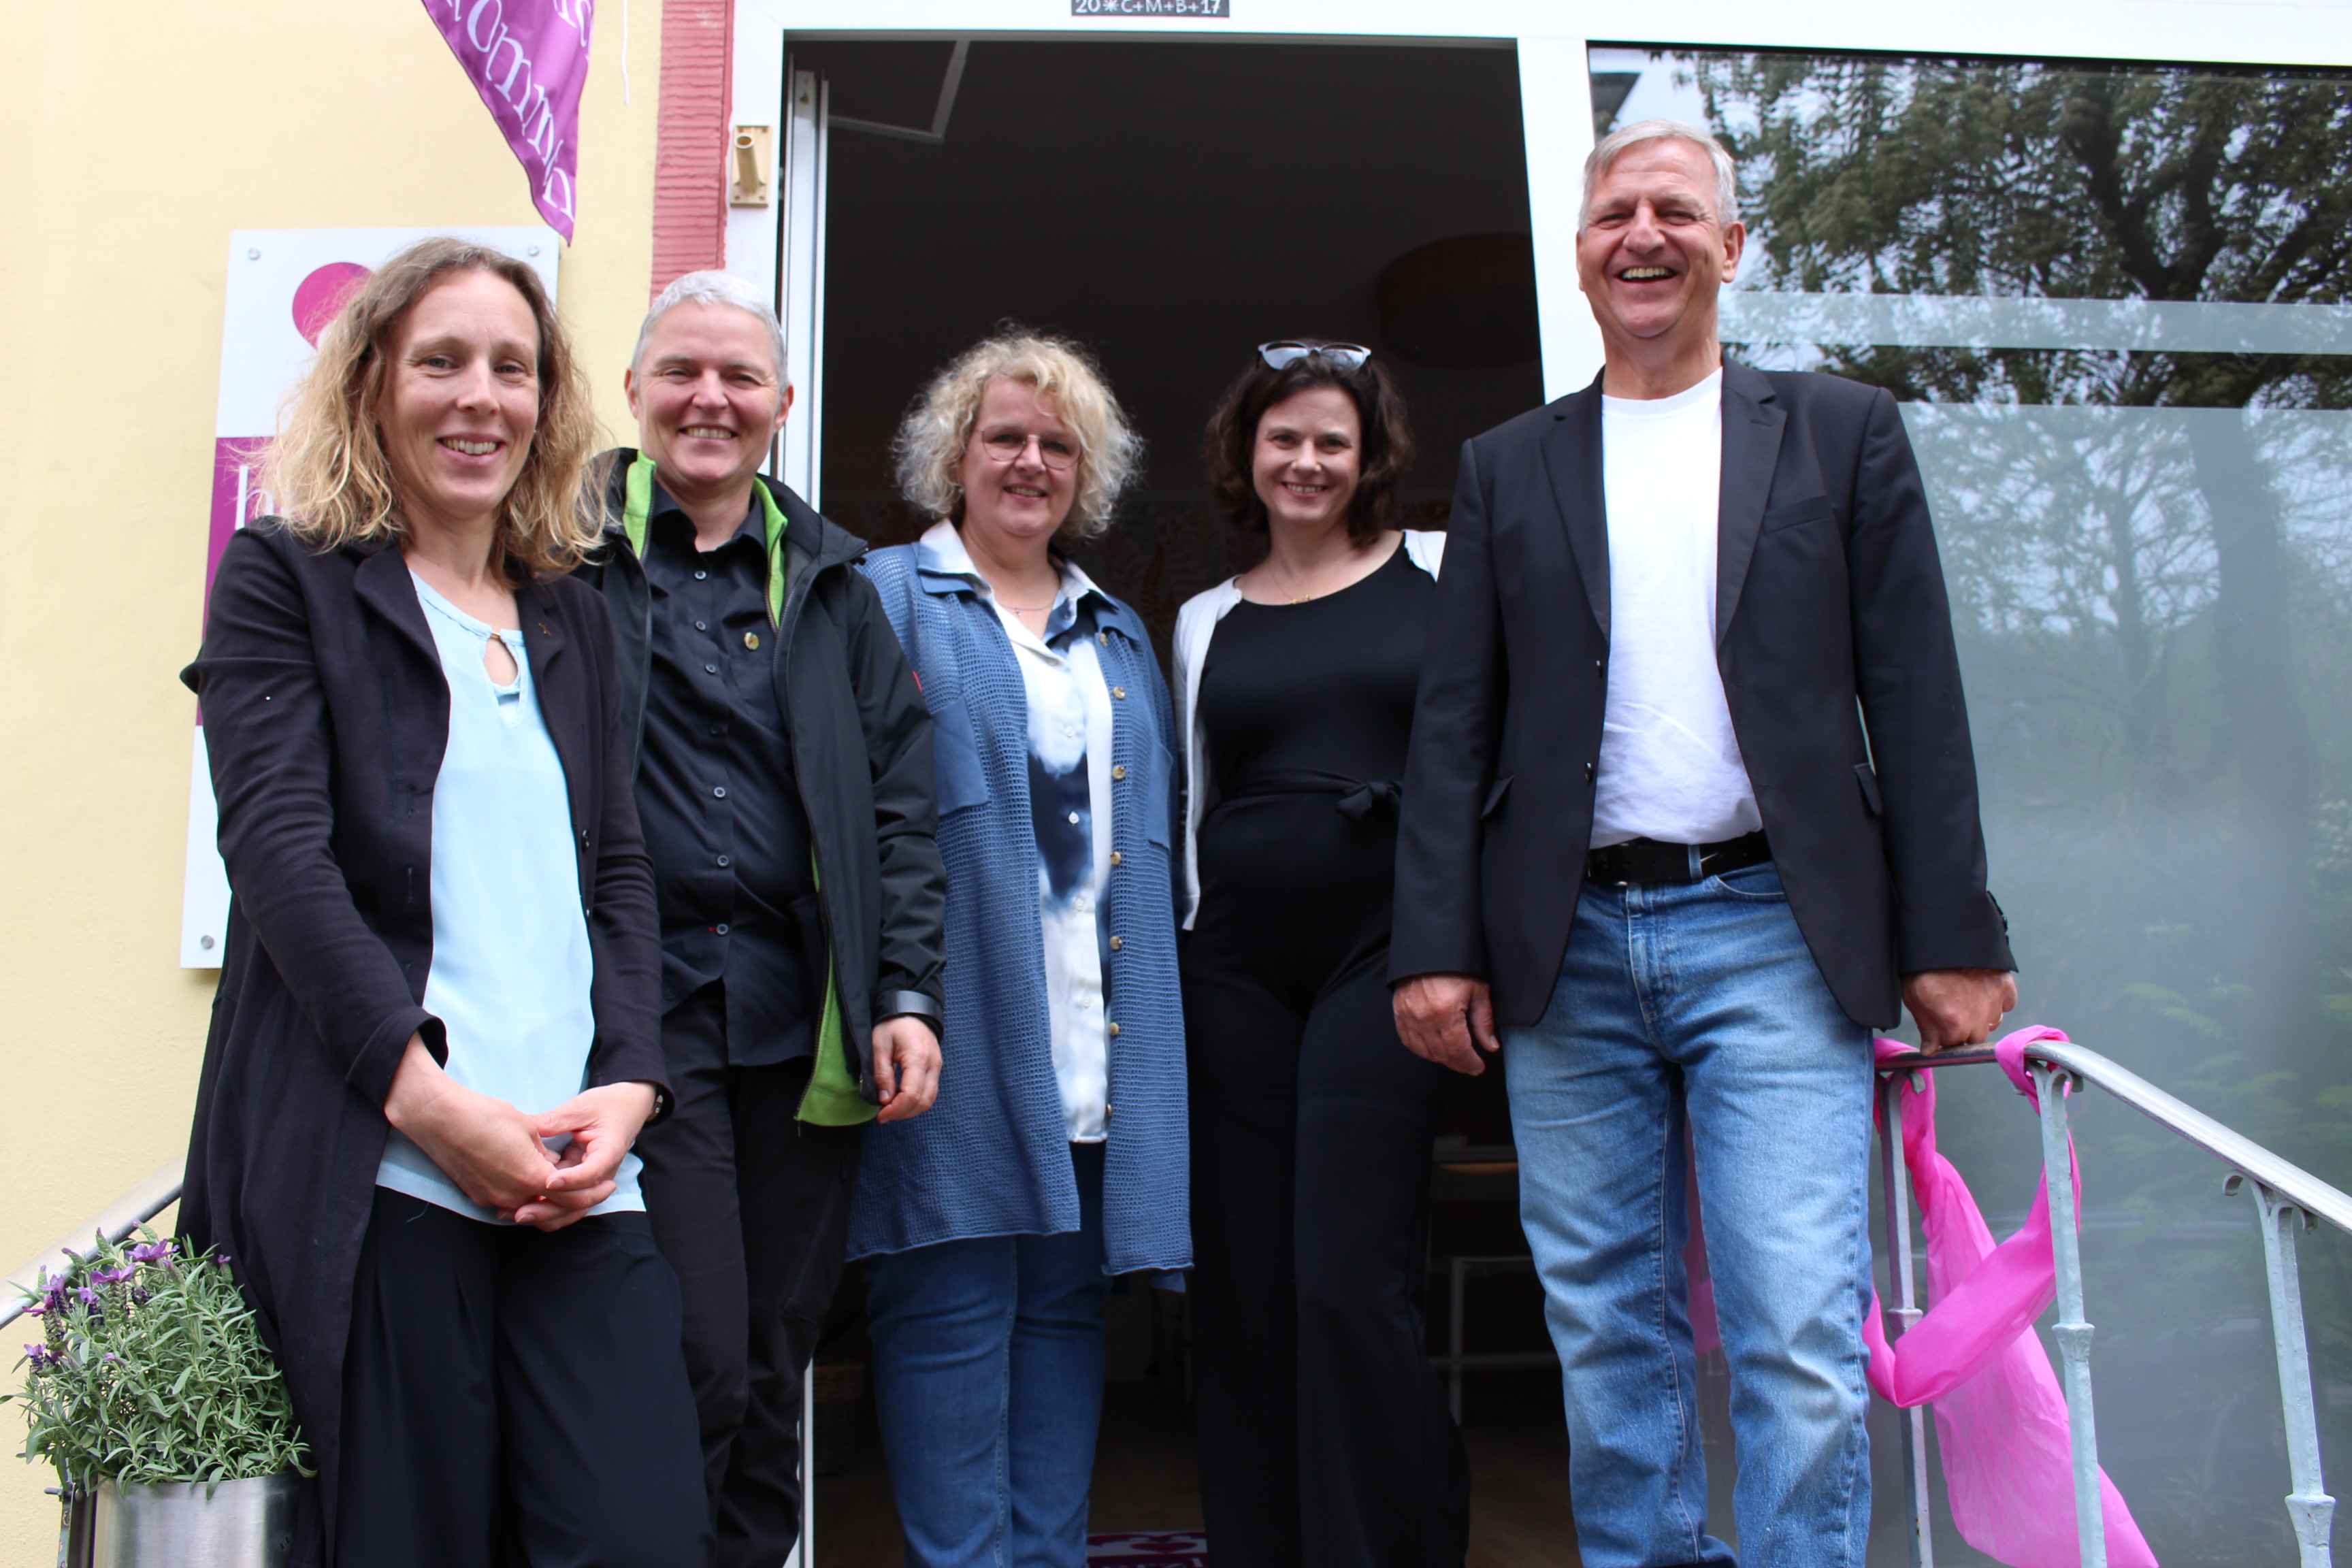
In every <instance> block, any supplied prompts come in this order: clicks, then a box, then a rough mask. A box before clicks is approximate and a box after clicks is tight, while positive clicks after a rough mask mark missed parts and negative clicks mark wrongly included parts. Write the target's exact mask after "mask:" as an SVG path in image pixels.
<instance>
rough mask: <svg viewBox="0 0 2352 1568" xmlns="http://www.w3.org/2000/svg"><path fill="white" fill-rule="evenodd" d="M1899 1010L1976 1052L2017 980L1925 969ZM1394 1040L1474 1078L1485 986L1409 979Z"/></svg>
mask: <svg viewBox="0 0 2352 1568" xmlns="http://www.w3.org/2000/svg"><path fill="white" fill-rule="evenodd" d="M1903 1003H1904V1005H1906V1006H1907V1007H1909V1008H1910V1009H1911V1016H1912V1017H1913V1018H1914V1019H1916V1021H1917V1022H1918V1025H1919V1049H1920V1051H1921V1053H1922V1054H1924V1055H1927V1056H1931V1057H1932V1056H1934V1055H1935V1054H1936V1053H1937V1051H1940V1050H1943V1049H1945V1048H1946V1047H1951V1046H1964V1045H1965V1046H1976V1045H1982V1044H1983V1043H1984V1042H1985V1041H1986V1040H1988V1039H1990V1037H1992V1032H1993V1031H1994V1030H1995V1029H1997V1028H1999V1027H2000V1021H2001V1019H2002V1018H2003V1017H2005V1016H2007V1015H2008V1014H2009V1012H2010V1010H2011V1009H2012V1008H2014V1007H2015V1006H2016V1005H2017V976H2016V975H2014V974H2012V973H2010V972H2009V971H2007V970H2005V969H1928V970H1922V971H1920V972H1919V973H1916V974H1906V975H1905V976H1904V977H1903ZM1393 1005H1394V1007H1395V1009H1396V1026H1397V1035H1398V1037H1400V1038H1402V1040H1403V1041H1404V1043H1405V1048H1406V1049H1407V1050H1410V1051H1411V1052H1412V1054H1413V1055H1415V1056H1417V1057H1424V1058H1428V1059H1429V1060H1431V1061H1433V1062H1435V1063H1437V1064H1438V1065H1439V1066H1441V1067H1449V1068H1453V1069H1454V1071H1455V1072H1458V1073H1464V1074H1466V1075H1467V1076H1469V1077H1472V1078H1475V1077H1477V1076H1478V1075H1479V1074H1480V1073H1482V1072H1485V1071H1486V1062H1485V1061H1483V1060H1482V1059H1480V1058H1479V1055H1478V1053H1479V1052H1480V1051H1482V1050H1483V1051H1485V1052H1486V1053H1487V1054H1488V1055H1492V1054H1493V1053H1495V1052H1496V1051H1499V1050H1501V1049H1502V1048H1503V1042H1502V1040H1501V1038H1500V1037H1498V1036H1497V1035H1496V1033H1495V1002H1494V998H1493V996H1492V995H1491V994H1489V992H1488V989H1487V985H1486V982H1485V981H1483V980H1480V979H1477V978H1476V977H1475V976H1473V975H1468V974H1416V975H1414V976H1413V977H1412V979H1410V980H1408V981H1406V982H1405V983H1404V984H1402V985H1400V986H1398V987H1397V988H1396V993H1395V995H1394V998H1393Z"/></svg>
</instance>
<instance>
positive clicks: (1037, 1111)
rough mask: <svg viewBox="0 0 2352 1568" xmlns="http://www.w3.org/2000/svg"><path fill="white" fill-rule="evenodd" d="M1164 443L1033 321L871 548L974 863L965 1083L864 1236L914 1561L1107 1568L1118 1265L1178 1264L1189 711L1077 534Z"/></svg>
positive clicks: (969, 887)
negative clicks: (1093, 1515) (915, 534)
mask: <svg viewBox="0 0 2352 1568" xmlns="http://www.w3.org/2000/svg"><path fill="white" fill-rule="evenodd" d="M1138 457H1139V443H1138V442H1137V440H1136V438H1135V437H1134V436H1133V435H1132V434H1131V433H1130V432H1129V428H1128V426H1127V421H1126V419H1125V418H1124V416H1122V415H1121V414H1120V413H1119V408H1118V401H1117V400H1116V399H1115V398H1113V397H1112V395H1111V393H1110V389H1109V387H1108V386H1107V385H1105V384H1104V383H1103V379H1102V376H1101V374H1100V373H1099V372H1098V371H1097V370H1096V368H1095V367H1094V365H1093V363H1092V362H1091V361H1090V360H1088V358H1087V356H1086V354H1085V353H1083V352H1082V351H1081V350H1079V349H1078V348H1077V347H1076V345H1074V344H1072V343H1069V342H1065V341H1063V340H1061V339H1057V338H1051V337H1047V336H1045V335H1043V334H1039V333H1034V332H1028V331H1022V330H1020V329H1018V328H1008V329H1006V330H1005V331H1001V332H1000V333H998V334H997V335H996V336H994V337H992V338H990V339H988V340H986V341H985V342H981V343H979V344H977V345H975V346H974V347H972V348H971V349H969V350H967V351H966V352H965V353H963V354H962V355H961V356H960V357H958V358H957V359H956V360H955V361H954V362H953V363H950V364H949V365H948V366H947V368H946V369H944V370H942V371H941V372H940V374H938V376H937V377H935V378H934V379H933V381H932V382H931V384H930V386H929V389H928V390H927V391H926V392H925V393H924V394H923V395H922V396H921V397H920V398H919V400H918V401H917V403H916V405H915V407H914V409H913V410H912V412H910V413H909V414H908V416H907V419H906V422H905V424H904V425H903V426H901V428H900V431H899V436H898V477H899V484H900V488H901V489H903V490H904V491H905V493H906V496H907V499H908V500H910V501H912V502H913V503H914V504H915V505H916V506H917V507H919V508H920V509H922V510H924V511H925V512H927V513H929V515H930V516H931V517H933V518H935V519H936V520H937V521H935V522H934V523H933V524H932V526H931V528H930V531H929V532H927V533H925V534H924V535H923V537H922V538H921V540H920V541H919V542H916V543H914V544H910V545H901V546H898V548H895V549H891V550H881V551H877V552H874V553H873V554H872V555H870V556H868V557H867V558H866V568H865V569H866V573H867V574H868V575H869V576H870V577H872V578H873V580H874V584H875V586H876V587H877V589H878V590H879V591H880V593H881V595H882V605H883V608H884V609H885V610H886V611H887V613H888V615H889V616H890V622H891V626H892V629H893V630H895V631H896V632H897V633H898V641H899V643H900V644H901V646H903V647H905V649H906V651H907V656H908V660H909V661H910V662H911V663H912V664H913V666H914V668H915V673H916V676H917V678H918V679H919V680H920V682H921V684H922V689H923V697H924V700H925V701H927V702H928V703H929V706H930V710H931V717H932V720H933V728H932V734H933V743H934V746H935V748H936V750H937V752H938V767H939V792H940V794H939V808H940V819H939V847H940V858H941V859H942V860H943V861H944V862H945V863H946V865H947V873H948V903H947V1020H948V1022H947V1037H946V1040H945V1042H944V1051H943V1055H944V1062H945V1065H944V1067H943V1068H942V1070H941V1073H940V1095H939V1100H938V1103H937V1104H935V1105H934V1106H933V1107H932V1109H931V1110H929V1112H928V1113H927V1114H925V1115H923V1116H921V1117H919V1118H917V1119H915V1120H913V1121H898V1122H891V1123H887V1124H885V1125H882V1126H877V1127H876V1128H874V1129H873V1130H872V1131H871V1132H870V1133H869V1134H868V1135H867V1142H866V1148H865V1152H864V1156H863V1165H862V1167H861V1169H860V1173H859V1184H858V1193H857V1201H856V1206H855V1208H854V1209H853V1211H852V1214H851V1217H850V1252H851V1255H852V1256H853V1257H864V1258H866V1259H867V1262H866V1279H867V1280H868V1282H869V1284H870V1286H871V1289H870V1293H869V1295H868V1297H867V1310H868V1312H869V1314H870V1317H871V1327H872V1334H873V1340H874V1380H875V1393H876V1396H877V1405H878V1408H879V1410H880V1414H881V1424H882V1442H883V1447H884V1450H885V1452H886V1453H887V1456H888V1459H889V1466H890V1476H891V1482H892V1488H893V1490H894V1491H895V1492H896V1494H897V1497H898V1517H899V1520H900V1521H901V1523H902V1524H903V1525H904V1527H905V1530H906V1536H907V1562H908V1564H909V1568H950V1565H953V1568H963V1565H965V1564H969V1563H1022V1564H1024V1565H1029V1568H1083V1565H1084V1563H1085V1562H1086V1555H1087V1547H1086V1530H1087V1482H1088V1480H1089V1479H1090V1477H1091V1475H1092V1472H1093V1468H1094V1452H1095V1432H1096V1427H1097V1421H1098V1418H1099V1416H1100V1414H1101V1405H1102V1381H1103V1339H1102V1335H1103V1300H1104V1298H1105V1297H1106V1296H1107V1295H1108V1293H1109V1289H1110V1284H1111V1279H1112V1277H1113V1276H1115V1275H1120V1274H1129V1273H1135V1272H1140V1271H1148V1270H1161V1269H1174V1268H1183V1267H1184V1266H1185V1265H1186V1264H1187V1263H1188V1262H1189V1261H1190V1258H1191V1253H1190V1247H1191V1242H1190V1237H1189V1229H1188V1226H1187V1225H1186V1222H1185V1194H1186V1192H1187V1186H1186V1181H1185V1164H1184V1151H1185V1140H1184V1029H1183V1019H1182V1018H1181V1016H1180V1014H1179V1010H1178V1001H1177V979H1176V918H1175V893H1174V882H1173V877H1172V872H1171V861H1170V851H1171V846H1173V845H1174V844H1175V843H1176V842H1177V837H1176V800H1177V789H1176V729H1175V710H1174V706H1173V704H1171V702H1170V700H1169V697H1168V687H1167V683H1166V682H1165V681H1164V680H1163V679H1161V678H1160V665H1159V661H1158V659H1157V658H1156V657H1155V656H1154V655H1153V653H1152V649H1151V639H1150V635H1149V634H1148V633H1147V632H1146V631H1145V629H1144V626H1143V622H1142V620H1141V619H1140V618H1139V616H1137V615H1136V613H1135V612H1134V611H1133V610H1131V609H1129V607H1128V606H1127V605H1123V604H1120V603H1119V602H1118V600H1116V599H1114V598H1112V597H1111V596H1110V595H1108V594H1105V593H1104V592H1103V591H1102V590H1101V589H1100V588H1098V587H1097V586H1096V585H1095V584H1094V583H1093V582H1092V581H1091V580H1089V579H1088V577H1087V574H1086V573H1085V572H1084V571H1083V570H1081V569H1080V568H1079V567H1078V565H1077V564H1076V563H1075V562H1073V561H1071V560H1070V559H1069V558H1068V556H1067V555H1066V554H1064V553H1063V552H1062V550H1061V548H1060V545H1061V542H1062V541H1064V540H1066V539H1068V538H1070V537H1072V536H1073V535H1087V534H1093V533H1098V532H1100V531H1102V530H1103V529H1104V528H1105V527H1106V526H1108V523H1109V521H1110V518H1111V511H1112V508H1113V506H1114V505H1115V504H1116V502H1117V501H1118V495H1119V492H1120V491H1121V490H1122V489H1124V488H1125V487H1126V485H1127V483H1128V481H1129V479H1130V478H1132V477H1133V475H1134V472H1135V469H1136V466H1137V458H1138Z"/></svg>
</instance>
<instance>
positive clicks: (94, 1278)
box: [89, 1267, 132, 1285]
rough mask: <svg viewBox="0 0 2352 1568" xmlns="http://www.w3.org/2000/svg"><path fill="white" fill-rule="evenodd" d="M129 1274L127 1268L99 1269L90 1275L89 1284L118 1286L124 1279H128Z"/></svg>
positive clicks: (129, 1271)
mask: <svg viewBox="0 0 2352 1568" xmlns="http://www.w3.org/2000/svg"><path fill="white" fill-rule="evenodd" d="M131 1273H132V1270H131V1268H128V1267H125V1268H100V1269H98V1270H97V1271H95V1272H94V1273H92V1274H91V1275H90V1277H89V1282H90V1283H91V1284H93V1285H120V1284H121V1283H122V1282H123V1281H124V1280H125V1279H130V1278H131Z"/></svg>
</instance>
